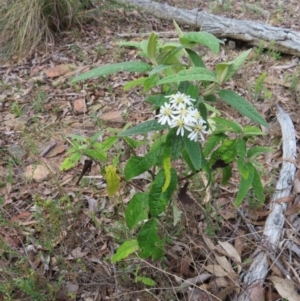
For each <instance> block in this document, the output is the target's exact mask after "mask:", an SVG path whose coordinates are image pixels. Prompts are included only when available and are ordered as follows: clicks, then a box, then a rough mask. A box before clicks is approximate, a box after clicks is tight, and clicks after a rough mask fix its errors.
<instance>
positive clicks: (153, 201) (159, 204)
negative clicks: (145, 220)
mask: <svg viewBox="0 0 300 301" xmlns="http://www.w3.org/2000/svg"><path fill="white" fill-rule="evenodd" d="M165 180H166V177H165V173H164V170H160V171H159V173H158V174H157V175H156V177H155V179H154V181H153V182H152V184H151V187H150V191H149V212H150V214H151V216H153V217H158V216H159V215H160V214H161V213H162V212H163V211H164V210H165V207H166V205H167V204H168V201H169V200H170V198H171V196H172V194H173V192H174V191H175V189H176V186H177V182H178V181H177V175H176V171H175V170H174V169H173V168H172V169H171V181H170V184H169V186H168V188H167V189H166V191H165V192H163V191H162V189H163V186H164V183H165Z"/></svg>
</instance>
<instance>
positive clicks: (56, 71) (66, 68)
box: [45, 64, 77, 78]
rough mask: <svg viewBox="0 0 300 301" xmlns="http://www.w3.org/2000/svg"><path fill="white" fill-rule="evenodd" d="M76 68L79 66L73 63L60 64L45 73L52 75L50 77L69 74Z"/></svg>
mask: <svg viewBox="0 0 300 301" xmlns="http://www.w3.org/2000/svg"><path fill="white" fill-rule="evenodd" d="M76 68H77V66H76V65H73V64H66V65H58V66H55V67H51V68H49V69H47V70H46V71H45V74H46V76H47V77H50V78H53V77H59V76H62V75H65V74H67V73H68V72H70V71H73V70H74V69H76Z"/></svg>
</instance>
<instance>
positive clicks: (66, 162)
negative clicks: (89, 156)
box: [59, 152, 81, 171]
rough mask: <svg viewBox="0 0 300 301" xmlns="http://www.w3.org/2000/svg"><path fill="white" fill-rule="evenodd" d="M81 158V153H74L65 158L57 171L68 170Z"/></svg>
mask: <svg viewBox="0 0 300 301" xmlns="http://www.w3.org/2000/svg"><path fill="white" fill-rule="evenodd" d="M80 158H81V153H77V152H76V153H74V154H73V155H71V156H70V157H68V158H66V159H65V160H64V162H63V163H62V164H61V166H60V168H59V170H60V171H63V170H68V169H70V168H72V167H74V166H75V165H76V163H77V162H78V161H79V160H80Z"/></svg>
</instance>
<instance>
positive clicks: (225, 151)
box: [216, 139, 236, 164]
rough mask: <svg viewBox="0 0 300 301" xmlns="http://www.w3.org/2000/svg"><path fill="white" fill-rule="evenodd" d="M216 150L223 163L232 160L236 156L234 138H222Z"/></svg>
mask: <svg viewBox="0 0 300 301" xmlns="http://www.w3.org/2000/svg"><path fill="white" fill-rule="evenodd" d="M216 152H217V154H218V156H219V158H220V159H221V160H223V161H224V162H225V163H227V164H228V163H230V162H232V161H234V159H235V157H236V140H230V139H228V140H224V141H223V143H222V145H221V146H220V147H219V148H218V149H217V151H216Z"/></svg>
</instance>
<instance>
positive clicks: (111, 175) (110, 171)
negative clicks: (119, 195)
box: [105, 165, 121, 196]
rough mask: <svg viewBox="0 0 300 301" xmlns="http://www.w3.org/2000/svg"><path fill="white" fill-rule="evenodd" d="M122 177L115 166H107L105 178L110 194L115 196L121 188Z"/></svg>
mask: <svg viewBox="0 0 300 301" xmlns="http://www.w3.org/2000/svg"><path fill="white" fill-rule="evenodd" d="M120 179H121V178H120V176H119V175H118V174H117V168H116V167H115V166H112V165H108V166H106V167H105V180H106V185H107V193H108V196H113V195H114V194H115V193H116V192H117V191H118V190H119V186H120Z"/></svg>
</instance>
